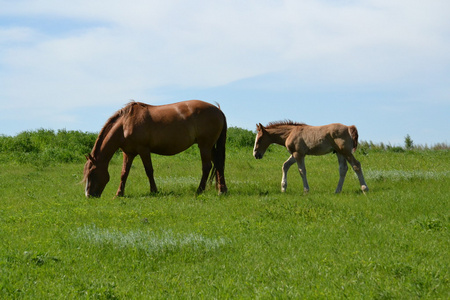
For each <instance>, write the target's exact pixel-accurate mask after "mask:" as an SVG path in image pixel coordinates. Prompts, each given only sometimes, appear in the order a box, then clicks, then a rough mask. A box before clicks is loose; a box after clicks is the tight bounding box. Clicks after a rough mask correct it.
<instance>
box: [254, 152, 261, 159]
mask: <svg viewBox="0 0 450 300" xmlns="http://www.w3.org/2000/svg"><path fill="white" fill-rule="evenodd" d="M253 156H254V157H255V158H256V159H261V158H263V155H262V154H261V153H259V152H255V153H253Z"/></svg>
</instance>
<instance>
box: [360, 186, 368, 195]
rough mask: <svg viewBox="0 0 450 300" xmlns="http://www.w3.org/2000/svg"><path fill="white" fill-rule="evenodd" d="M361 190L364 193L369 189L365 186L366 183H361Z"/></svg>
mask: <svg viewBox="0 0 450 300" xmlns="http://www.w3.org/2000/svg"><path fill="white" fill-rule="evenodd" d="M361 191H362V192H363V193H364V194H365V193H366V192H368V191H369V188H368V187H367V185H362V186H361Z"/></svg>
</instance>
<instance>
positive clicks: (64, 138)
mask: <svg viewBox="0 0 450 300" xmlns="http://www.w3.org/2000/svg"><path fill="white" fill-rule="evenodd" d="M96 138H97V134H95V133H85V132H80V131H66V130H59V131H57V132H55V131H53V130H47V129H39V130H37V131H24V132H21V133H19V134H18V135H17V136H15V137H10V136H0V155H1V157H2V160H3V161H8V160H13V161H17V162H20V163H32V164H35V165H45V164H47V163H51V162H81V161H83V160H84V155H85V154H87V153H89V152H90V151H91V149H92V147H93V145H94V143H95V140H96Z"/></svg>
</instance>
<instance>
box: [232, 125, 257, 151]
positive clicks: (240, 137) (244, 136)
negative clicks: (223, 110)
mask: <svg viewBox="0 0 450 300" xmlns="http://www.w3.org/2000/svg"><path fill="white" fill-rule="evenodd" d="M255 137H256V134H255V133H253V132H252V131H250V130H246V129H242V128H238V127H230V128H228V132H227V146H228V147H230V146H231V147H237V148H243V147H253V146H254V144H255Z"/></svg>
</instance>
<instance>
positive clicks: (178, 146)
mask: <svg viewBox="0 0 450 300" xmlns="http://www.w3.org/2000/svg"><path fill="white" fill-rule="evenodd" d="M133 109H134V110H135V111H131V112H130V114H129V116H128V117H127V118H126V120H125V121H124V137H125V140H126V143H127V144H128V147H132V146H134V147H136V146H142V145H145V147H147V148H149V149H150V150H151V152H154V153H158V154H166V155H172V154H176V153H179V152H181V151H184V150H186V149H187V148H189V147H190V146H191V145H192V144H194V143H199V142H203V141H205V142H208V143H211V145H213V144H214V143H215V142H216V140H217V139H218V137H219V135H220V132H221V131H222V129H223V127H224V126H226V121H225V116H224V114H223V113H222V111H221V110H220V109H219V108H218V107H216V106H214V105H212V104H210V103H207V102H203V101H200V100H189V101H183V102H178V103H173V104H166V105H158V106H152V105H145V104H140V105H135V107H134V108H133ZM209 140H211V141H209ZM131 144H133V145H131Z"/></svg>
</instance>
